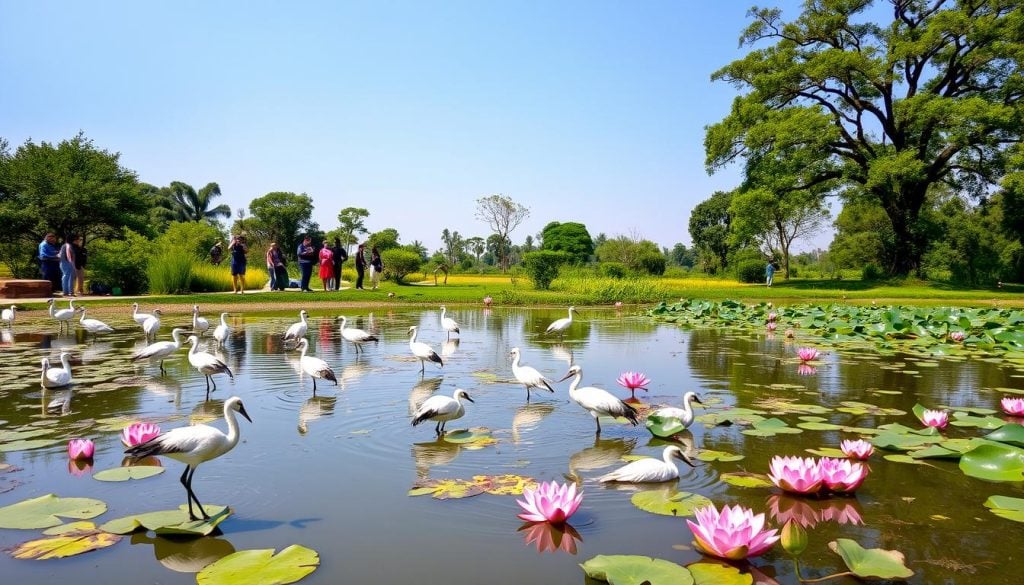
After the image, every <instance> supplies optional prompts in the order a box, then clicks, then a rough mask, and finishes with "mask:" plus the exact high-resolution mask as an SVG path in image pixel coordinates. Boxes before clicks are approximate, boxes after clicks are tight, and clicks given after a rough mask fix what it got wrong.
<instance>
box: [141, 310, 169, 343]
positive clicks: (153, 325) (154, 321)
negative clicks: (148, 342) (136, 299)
mask: <svg viewBox="0 0 1024 585" xmlns="http://www.w3.org/2000/svg"><path fill="white" fill-rule="evenodd" d="M163 314H164V312H163V311H161V310H160V309H154V310H153V314H152V315H150V316H149V317H147V318H146V320H145V321H143V323H142V330H143V331H145V332H146V339H155V338H156V334H157V333H158V332H159V331H160V317H163Z"/></svg>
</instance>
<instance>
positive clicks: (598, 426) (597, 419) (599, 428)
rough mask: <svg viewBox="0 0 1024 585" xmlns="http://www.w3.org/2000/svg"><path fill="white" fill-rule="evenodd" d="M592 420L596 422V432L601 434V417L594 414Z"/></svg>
mask: <svg viewBox="0 0 1024 585" xmlns="http://www.w3.org/2000/svg"><path fill="white" fill-rule="evenodd" d="M594 422H596V423H597V434H598V435H600V434H601V419H600V418H598V417H596V416H595V417H594Z"/></svg>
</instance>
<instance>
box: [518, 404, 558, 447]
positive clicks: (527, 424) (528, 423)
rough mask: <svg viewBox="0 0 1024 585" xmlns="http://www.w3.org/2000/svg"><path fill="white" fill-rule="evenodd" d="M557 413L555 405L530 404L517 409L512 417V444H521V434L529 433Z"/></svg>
mask: <svg viewBox="0 0 1024 585" xmlns="http://www.w3.org/2000/svg"><path fill="white" fill-rule="evenodd" d="M554 411H555V405H554V404H544V403H537V404H534V403H528V404H524V405H522V406H520V407H519V408H517V409H516V413H515V414H514V415H513V416H512V442H513V443H515V444H516V445H518V444H519V439H520V436H519V433H521V432H522V431H528V430H530V429H533V428H534V427H536V426H537V425H539V424H540V421H541V420H543V419H544V417H546V416H547V415H549V414H551V413H552V412H554Z"/></svg>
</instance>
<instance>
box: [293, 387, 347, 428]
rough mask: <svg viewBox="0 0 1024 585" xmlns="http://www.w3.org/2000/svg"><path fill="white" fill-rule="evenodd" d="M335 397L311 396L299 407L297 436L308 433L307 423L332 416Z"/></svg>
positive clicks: (335, 401)
mask: <svg viewBox="0 0 1024 585" xmlns="http://www.w3.org/2000/svg"><path fill="white" fill-rule="evenodd" d="M337 402H338V397H337V396H312V397H310V398H307V399H306V401H305V402H303V403H302V406H300V407H299V434H300V435H305V434H306V433H307V432H309V423H310V422H312V421H315V420H317V419H320V418H323V417H325V416H330V415H332V414H334V406H335V403H337Z"/></svg>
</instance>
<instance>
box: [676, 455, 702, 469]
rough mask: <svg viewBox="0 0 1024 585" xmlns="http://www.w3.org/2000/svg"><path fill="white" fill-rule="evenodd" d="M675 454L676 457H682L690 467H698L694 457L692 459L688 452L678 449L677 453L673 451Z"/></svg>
mask: <svg viewBox="0 0 1024 585" xmlns="http://www.w3.org/2000/svg"><path fill="white" fill-rule="evenodd" d="M673 455H674V456H675V458H676V459H682V460H683V463H685V464H687V465H689V466H690V467H697V466H696V465H694V464H693V459H690V456H689V455H687V454H686V453H683V452H682V451H676V452H675V453H673Z"/></svg>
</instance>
